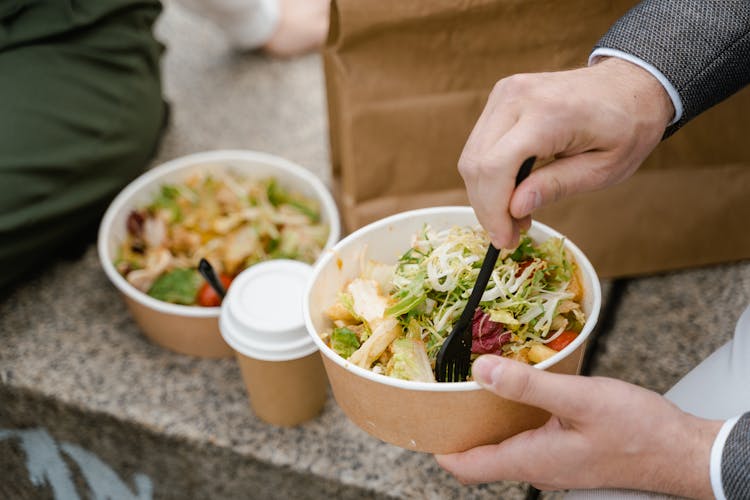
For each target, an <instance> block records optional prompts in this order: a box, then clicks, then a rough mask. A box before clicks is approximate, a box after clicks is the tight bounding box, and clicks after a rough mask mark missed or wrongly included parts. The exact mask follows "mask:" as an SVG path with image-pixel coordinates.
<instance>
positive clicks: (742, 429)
mask: <svg viewBox="0 0 750 500" xmlns="http://www.w3.org/2000/svg"><path fill="white" fill-rule="evenodd" d="M721 482H722V484H723V486H724V495H725V496H726V497H727V500H740V499H746V498H750V412H749V413H745V414H744V415H742V417H740V419H739V420H738V421H737V423H736V424H734V427H733V428H732V431H731V432H730V433H729V436H727V440H726V442H725V443H724V450H723V451H722V453H721Z"/></svg>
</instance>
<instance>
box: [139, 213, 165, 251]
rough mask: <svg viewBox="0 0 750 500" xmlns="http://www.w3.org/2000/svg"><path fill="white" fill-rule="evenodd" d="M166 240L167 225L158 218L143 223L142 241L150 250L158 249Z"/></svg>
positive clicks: (151, 218) (148, 218)
mask: <svg viewBox="0 0 750 500" xmlns="http://www.w3.org/2000/svg"><path fill="white" fill-rule="evenodd" d="M166 239H167V225H166V224H165V223H164V221H163V220H161V219H160V218H159V217H147V218H146V220H145V221H143V241H145V242H146V245H148V246H149V247H151V248H156V247H160V246H162V245H163V244H164V242H165V241H166Z"/></svg>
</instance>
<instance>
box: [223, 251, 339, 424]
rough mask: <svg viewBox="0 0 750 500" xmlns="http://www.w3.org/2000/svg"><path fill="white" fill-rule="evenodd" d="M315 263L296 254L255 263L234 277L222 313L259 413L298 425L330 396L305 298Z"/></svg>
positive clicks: (272, 421) (226, 336) (228, 339)
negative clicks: (294, 257)
mask: <svg viewBox="0 0 750 500" xmlns="http://www.w3.org/2000/svg"><path fill="white" fill-rule="evenodd" d="M311 272H312V268H311V267H310V266H309V265H307V264H305V263H302V262H298V261H294V260H272V261H268V262H263V263H260V264H256V265H254V266H252V267H250V268H248V269H246V270H245V271H243V272H242V273H240V274H239V275H238V276H237V278H235V280H234V281H233V282H232V286H231V287H229V291H228V293H227V296H226V297H225V299H224V302H223V303H222V307H221V314H220V316H219V328H220V330H221V335H222V337H223V338H224V340H225V341H226V342H227V344H229V345H230V346H231V347H232V349H233V350H234V351H235V354H236V357H237V362H238V363H239V365H240V370H241V372H242V379H243V381H244V382H245V387H246V388H247V393H248V396H249V399H250V406H251V408H252V409H253V412H254V413H255V414H256V415H257V416H258V418H260V419H262V420H264V421H266V422H268V423H270V424H274V425H280V426H294V425H297V424H300V423H302V422H304V421H306V420H309V419H311V418H313V417H315V416H316V415H317V414H318V413H320V411H321V409H322V408H323V405H324V404H325V401H326V395H327V385H328V382H327V378H326V375H325V371H324V369H323V364H322V361H321V358H320V354H319V352H318V348H317V346H316V345H315V343H314V342H313V341H312V339H311V338H310V336H309V335H308V334H307V332H306V330H305V321H304V316H303V314H302V300H303V297H304V293H305V289H306V288H307V284H308V280H309V278H310V276H311Z"/></svg>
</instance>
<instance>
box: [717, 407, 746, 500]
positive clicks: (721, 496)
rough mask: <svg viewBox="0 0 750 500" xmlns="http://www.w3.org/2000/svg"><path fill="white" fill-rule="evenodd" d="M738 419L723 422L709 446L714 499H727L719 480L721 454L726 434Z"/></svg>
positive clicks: (727, 434)
mask: <svg viewBox="0 0 750 500" xmlns="http://www.w3.org/2000/svg"><path fill="white" fill-rule="evenodd" d="M739 419H740V417H739V416H736V417H734V418H730V419H729V420H727V421H726V422H724V425H722V426H721V429H719V433H718V434H717V435H716V439H714V444H713V446H711V465H710V470H711V489H712V490H713V492H714V496H715V497H716V500H727V497H726V496H725V495H724V484H723V483H722V481H721V455H722V453H723V452H724V443H726V441H727V436H729V433H730V432H732V429H733V428H734V424H736V423H737V420H739Z"/></svg>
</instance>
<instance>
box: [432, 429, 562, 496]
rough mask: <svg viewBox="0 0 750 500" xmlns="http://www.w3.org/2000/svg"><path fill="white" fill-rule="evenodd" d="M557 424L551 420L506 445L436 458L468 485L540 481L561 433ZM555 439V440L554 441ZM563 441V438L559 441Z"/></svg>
mask: <svg viewBox="0 0 750 500" xmlns="http://www.w3.org/2000/svg"><path fill="white" fill-rule="evenodd" d="M559 430H560V426H559V423H558V421H557V420H555V419H550V420H549V421H547V423H546V424H545V425H544V426H543V427H541V428H539V429H532V430H530V431H526V432H522V433H521V434H518V435H516V436H513V437H510V438H508V439H506V440H505V441H503V442H501V443H499V444H494V445H485V446H478V447H476V448H472V449H470V450H467V451H464V452H460V453H452V454H448V455H435V459H436V460H437V462H438V464H439V465H440V466H441V467H442V468H444V469H445V470H447V471H448V472H450V473H451V474H453V475H454V476H456V478H457V479H458V480H459V481H461V482H462V483H464V484H476V483H487V482H495V481H526V482H535V481H539V480H540V479H541V478H542V477H543V476H544V470H543V469H540V467H539V465H538V464H543V463H544V462H545V455H546V454H547V453H548V452H549V444H550V443H549V442H548V441H549V440H548V439H547V438H548V437H551V436H552V435H553V434H557V432H559ZM552 439H554V438H552ZM558 439H559V438H558Z"/></svg>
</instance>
